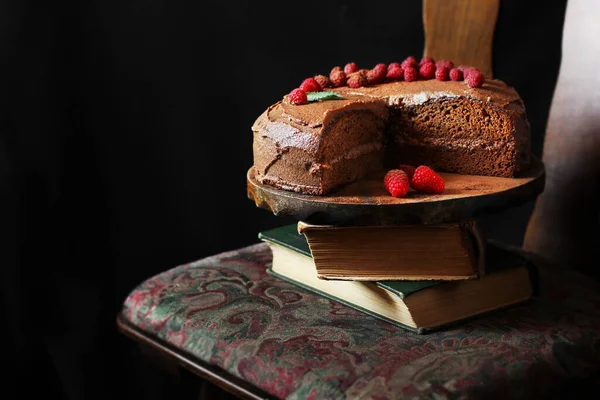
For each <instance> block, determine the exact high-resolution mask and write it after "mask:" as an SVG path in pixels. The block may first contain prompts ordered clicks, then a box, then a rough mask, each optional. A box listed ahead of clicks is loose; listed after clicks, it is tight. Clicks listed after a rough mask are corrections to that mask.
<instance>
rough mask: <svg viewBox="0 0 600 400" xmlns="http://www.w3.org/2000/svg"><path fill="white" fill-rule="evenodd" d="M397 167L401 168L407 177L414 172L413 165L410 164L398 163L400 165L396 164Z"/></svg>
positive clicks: (411, 175)
mask: <svg viewBox="0 0 600 400" xmlns="http://www.w3.org/2000/svg"><path fill="white" fill-rule="evenodd" d="M398 169H401V170H402V171H404V172H406V175H408V177H409V178H412V177H413V175H414V174H415V167H413V166H412V165H408V164H400V166H398Z"/></svg>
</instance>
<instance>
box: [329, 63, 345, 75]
mask: <svg viewBox="0 0 600 400" xmlns="http://www.w3.org/2000/svg"><path fill="white" fill-rule="evenodd" d="M336 71H342V72H344V70H343V69H342V67H340V66H339V65H337V66H335V67H333V68H331V72H329V76H331V74H333V73H334V72H336Z"/></svg>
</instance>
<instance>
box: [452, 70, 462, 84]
mask: <svg viewBox="0 0 600 400" xmlns="http://www.w3.org/2000/svg"><path fill="white" fill-rule="evenodd" d="M450 79H452V80H453V81H455V82H458V81H462V80H463V72H462V71H461V70H460V69H458V68H452V69H451V70H450Z"/></svg>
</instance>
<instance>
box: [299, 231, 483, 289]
mask: <svg viewBox="0 0 600 400" xmlns="http://www.w3.org/2000/svg"><path fill="white" fill-rule="evenodd" d="M298 232H299V233H300V234H302V235H304V236H305V238H306V240H307V242H308V246H309V248H310V252H311V254H312V257H313V259H314V263H315V266H316V270H317V277H318V278H320V279H330V280H362V281H382V280H442V281H449V280H466V279H476V278H479V277H481V276H483V275H484V274H485V267H484V259H485V245H484V243H485V240H484V238H483V235H482V234H481V232H480V231H479V229H478V228H477V225H476V223H475V222H474V221H471V220H469V221H464V222H460V223H448V224H440V225H402V226H332V225H314V224H308V223H305V222H299V223H298Z"/></svg>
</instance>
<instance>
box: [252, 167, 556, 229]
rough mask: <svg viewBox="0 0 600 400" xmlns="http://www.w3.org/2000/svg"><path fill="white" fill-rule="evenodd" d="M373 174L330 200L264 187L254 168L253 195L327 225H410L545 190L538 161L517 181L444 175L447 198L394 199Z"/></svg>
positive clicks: (472, 214) (481, 211)
mask: <svg viewBox="0 0 600 400" xmlns="http://www.w3.org/2000/svg"><path fill="white" fill-rule="evenodd" d="M383 174H384V172H381V173H380V174H374V175H372V176H369V177H367V178H365V179H362V180H360V181H358V182H355V183H352V184H350V185H347V186H345V187H343V188H341V189H340V190H338V191H336V192H333V193H331V194H329V195H326V196H310V195H303V194H299V193H295V192H290V191H286V190H280V189H277V188H274V187H272V186H268V185H263V184H261V183H259V182H258V181H257V180H256V178H255V174H254V169H253V168H250V169H249V170H248V174H247V188H248V197H249V198H250V199H251V200H253V201H254V202H255V203H256V205H257V206H258V207H260V208H263V209H266V210H269V211H271V212H273V213H274V214H275V215H280V216H292V217H294V218H296V219H297V220H299V221H305V222H309V223H313V224H327V225H372V226H380V225H382V226H383V225H406V224H440V223H451V222H452V223H455V222H458V221H463V220H467V219H474V218H477V217H479V216H482V215H487V214H489V213H493V212H498V211H503V210H506V209H508V208H511V207H516V206H519V205H521V204H524V203H526V202H529V201H532V200H534V199H535V198H536V197H537V195H538V194H540V193H541V192H542V191H543V189H544V177H545V172H544V166H543V164H542V162H541V161H540V160H538V159H535V158H534V160H533V163H532V165H531V167H530V168H529V170H528V171H525V172H524V173H522V174H521V176H519V177H516V178H498V177H491V176H474V175H461V174H452V173H441V175H442V177H443V178H444V181H445V183H446V189H445V191H444V193H443V194H440V195H431V194H422V193H416V192H412V191H411V192H409V193H408V194H407V196H406V197H404V198H394V197H392V196H390V195H389V193H388V192H387V191H386V189H385V187H384V186H383Z"/></svg>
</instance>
